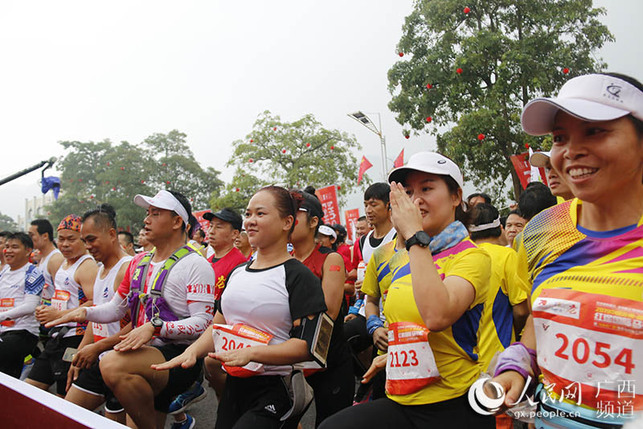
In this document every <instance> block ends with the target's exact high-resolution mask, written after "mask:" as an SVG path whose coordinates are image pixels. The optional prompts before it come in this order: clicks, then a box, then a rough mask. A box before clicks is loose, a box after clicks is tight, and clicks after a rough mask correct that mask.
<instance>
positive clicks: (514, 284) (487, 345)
mask: <svg viewBox="0 0 643 429" xmlns="http://www.w3.org/2000/svg"><path fill="white" fill-rule="evenodd" d="M478 246H479V247H480V248H482V249H484V250H486V251H487V253H488V254H489V256H491V279H490V281H489V289H488V292H489V293H488V295H487V302H486V303H485V308H484V310H483V312H482V319H481V321H480V341H479V343H480V361H481V362H482V365H483V369H485V370H486V369H487V367H488V365H489V362H490V361H491V358H493V355H494V354H495V353H496V352H500V351H503V350H504V349H506V348H507V347H508V346H509V344H511V343H512V342H514V341H515V335H514V329H513V309H512V306H514V305H517V304H520V303H521V302H523V301H525V300H527V292H526V291H527V288H528V286H527V279H526V277H525V276H520V275H519V274H518V254H517V253H516V252H515V251H514V250H512V249H510V248H508V247H504V246H499V245H497V244H491V243H479V244H478Z"/></svg>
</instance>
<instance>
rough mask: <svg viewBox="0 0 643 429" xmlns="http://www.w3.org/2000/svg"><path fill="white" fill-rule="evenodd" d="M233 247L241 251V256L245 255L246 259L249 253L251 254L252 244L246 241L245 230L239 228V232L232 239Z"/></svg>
mask: <svg viewBox="0 0 643 429" xmlns="http://www.w3.org/2000/svg"><path fill="white" fill-rule="evenodd" d="M234 247H236V248H237V249H239V251H240V252H241V253H243V256H245V257H246V259H249V258H250V255H252V246H250V241H248V233H247V232H246V231H245V230H243V229H242V230H241V232H240V233H239V236H238V237H237V238H236V239H235V240H234Z"/></svg>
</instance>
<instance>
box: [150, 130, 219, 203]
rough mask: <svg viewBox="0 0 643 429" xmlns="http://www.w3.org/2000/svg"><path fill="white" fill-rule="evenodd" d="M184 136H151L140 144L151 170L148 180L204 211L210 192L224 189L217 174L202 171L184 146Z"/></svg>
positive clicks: (169, 134) (171, 134) (177, 134)
mask: <svg viewBox="0 0 643 429" xmlns="http://www.w3.org/2000/svg"><path fill="white" fill-rule="evenodd" d="M186 137H187V136H186V135H185V134H183V133H181V132H179V131H177V130H172V131H170V132H169V133H167V134H153V135H151V136H150V137H148V138H146V139H145V140H144V141H143V147H145V148H147V155H148V156H149V157H150V158H151V159H152V160H153V163H154V167H153V168H152V169H151V170H150V173H149V177H150V180H151V181H152V182H153V183H156V184H157V186H159V187H161V188H163V187H166V188H167V189H172V190H176V191H178V192H181V193H182V194H184V195H185V196H187V197H188V198H191V203H192V206H193V207H195V208H199V209H200V208H207V207H208V206H209V200H210V197H211V195H212V193H213V192H215V193H217V192H218V189H219V188H220V187H221V186H222V185H223V182H222V181H221V180H220V179H219V177H218V176H219V172H218V171H216V170H215V169H213V168H212V167H208V168H206V169H205V170H204V169H203V168H201V166H200V165H199V163H198V162H197V160H196V158H194V154H193V153H192V151H191V150H190V148H189V146H188V145H187V143H186Z"/></svg>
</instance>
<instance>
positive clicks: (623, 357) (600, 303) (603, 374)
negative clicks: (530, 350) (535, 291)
mask: <svg viewBox="0 0 643 429" xmlns="http://www.w3.org/2000/svg"><path fill="white" fill-rule="evenodd" d="M532 314H533V317H534V327H535V330H536V340H537V344H538V366H539V367H540V369H541V370H542V372H543V375H544V377H545V383H546V385H549V386H551V388H552V389H553V392H554V393H555V394H556V395H558V396H565V397H568V396H569V394H570V393H571V391H572V390H573V389H574V388H576V390H579V392H578V393H577V394H576V397H575V398H573V400H572V402H575V403H582V404H584V405H587V406H590V407H592V408H599V404H600V403H601V402H603V403H607V402H610V401H611V402H614V401H616V400H617V399H618V398H617V397H618V395H619V392H618V385H619V383H620V382H623V381H626V380H634V384H643V352H642V351H643V304H642V303H641V302H637V301H633V300H630V299H624V298H615V297H611V296H606V295H598V294H590V293H584V292H578V291H573V290H569V289H545V290H543V291H542V292H541V293H540V295H539V296H538V298H536V300H535V301H534V304H533V306H532ZM634 408H635V409H643V395H640V394H637V395H636V396H635V398H634Z"/></svg>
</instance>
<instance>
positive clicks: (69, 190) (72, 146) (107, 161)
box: [49, 130, 221, 231]
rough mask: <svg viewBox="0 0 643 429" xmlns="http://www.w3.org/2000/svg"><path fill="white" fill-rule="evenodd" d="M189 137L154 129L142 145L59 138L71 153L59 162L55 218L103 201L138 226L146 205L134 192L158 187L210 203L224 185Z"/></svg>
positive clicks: (123, 223)
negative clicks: (197, 154)
mask: <svg viewBox="0 0 643 429" xmlns="http://www.w3.org/2000/svg"><path fill="white" fill-rule="evenodd" d="M185 138H186V135H185V134H183V133H180V132H178V131H176V130H174V131H171V132H170V133H168V134H154V135H152V136H150V137H148V138H147V139H145V141H144V142H143V143H142V144H140V145H132V144H130V143H128V142H122V143H121V144H119V145H113V144H112V143H111V142H110V141H109V140H104V141H102V142H99V143H94V142H78V141H73V142H70V141H64V142H61V143H60V144H61V145H62V146H63V147H64V148H65V149H67V150H68V153H67V155H66V156H65V157H64V158H63V159H62V160H61V161H60V162H59V165H58V168H59V169H61V170H62V177H61V181H62V183H61V189H62V192H61V196H60V198H59V199H58V200H57V201H56V202H54V204H52V205H51V207H49V212H50V214H49V218H50V219H51V220H52V223H57V222H58V221H59V220H60V219H62V218H63V217H64V216H66V215H68V214H70V213H76V214H78V215H82V214H83V213H84V212H86V211H87V210H91V209H93V208H95V207H96V206H97V205H98V204H100V203H103V202H105V203H109V204H111V205H112V206H114V208H115V209H116V214H117V219H116V220H117V222H118V225H119V227H122V228H127V227H128V226H129V227H130V228H132V230H133V231H137V230H138V229H139V228H140V227H141V226H142V223H143V218H144V216H145V210H144V209H142V208H140V207H138V206H136V205H135V204H134V203H133V201H132V199H133V198H134V195H136V194H144V195H153V194H155V193H156V192H157V191H158V190H160V189H170V190H176V191H179V192H181V193H183V194H184V195H185V196H186V197H188V198H189V199H190V202H191V204H192V206H193V208H202V207H207V206H208V200H209V198H210V196H211V194H212V193H213V192H216V191H217V190H218V188H219V187H220V186H221V181H220V180H219V178H218V174H219V173H218V172H217V171H216V170H214V169H212V168H208V169H206V170H204V169H203V168H201V166H200V165H199V164H198V163H197V162H196V160H195V158H194V155H193V154H192V151H191V150H190V149H189V147H188V146H187V144H186V143H185Z"/></svg>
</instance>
